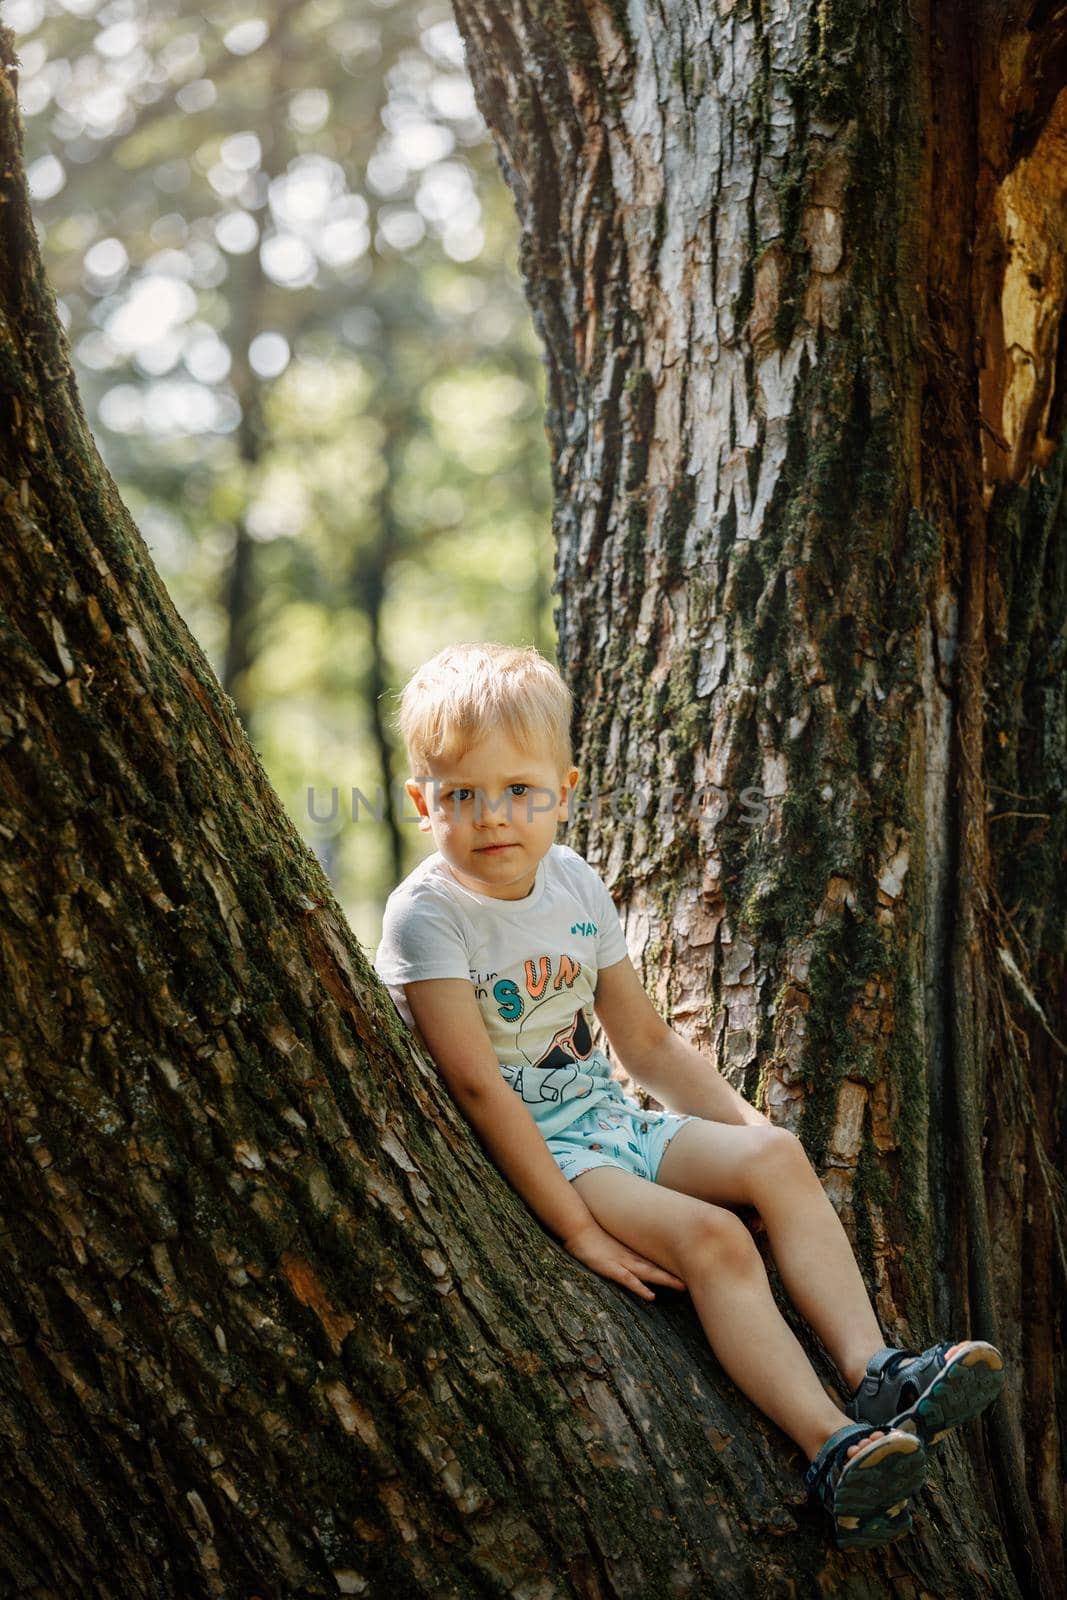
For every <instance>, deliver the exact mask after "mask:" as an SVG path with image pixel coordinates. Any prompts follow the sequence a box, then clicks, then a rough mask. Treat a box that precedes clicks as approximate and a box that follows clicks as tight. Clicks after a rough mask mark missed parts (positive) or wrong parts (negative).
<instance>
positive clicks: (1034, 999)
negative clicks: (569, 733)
mask: <svg viewBox="0 0 1067 1600" xmlns="http://www.w3.org/2000/svg"><path fill="white" fill-rule="evenodd" d="M456 12H457V16H458V18H459V23H460V27H461V30H462V32H463V34H464V37H465V40H466V44H467V54H468V67H469V69H470V71H471V73H472V76H473V78H474V81H475V85H476V90H477V94H478V100H479V104H480V107H481V110H482V112H483V115H484V116H485V117H486V119H487V121H488V122H489V124H490V126H491V128H492V131H493V134H494V136H495V138H496V140H497V143H498V147H499V151H500V155H501V160H502V166H503V170H504V174H505V176H506V178H507V181H508V183H509V184H510V186H511V188H512V190H513V192H514V196H515V200H516V205H517V209H518V214H519V219H520V223H521V227H522V246H521V259H522V270H523V273H524V277H525V281H526V286H527V292H528V294H529V298H530V301H531V304H532V307H533V312H534V317H535V320H536V323H537V326H538V329H539V331H540V333H541V335H542V338H543V340H544V343H545V351H546V362H547V369H548V375H549V392H550V416H549V429H550V434H551V438H552V445H553V455H554V471H555V491H556V516H555V525H556V536H557V544H558V566H557V580H558V591H559V596H560V604H559V612H558V623H559V633H560V658H561V663H562V665H563V667H564V669H565V671H566V673H567V675H568V677H569V681H570V682H571V684H572V686H573V688H574V690H575V692H576V695H577V699H578V715H577V724H578V725H577V732H578V743H579V747H580V751H581V756H580V758H579V759H580V762H581V763H582V764H583V766H584V773H585V782H586V798H587V801H589V802H590V805H591V807H594V808H593V809H591V810H590V812H589V813H587V820H586V821H585V822H584V824H583V826H582V828H581V829H580V830H579V832H578V833H577V834H576V836H575V839H574V842H575V843H576V844H577V845H578V847H579V848H581V847H582V846H583V845H585V846H586V847H587V849H588V853H589V854H590V855H591V857H592V858H593V859H595V860H597V861H598V863H599V864H600V865H601V866H602V867H603V868H604V869H605V871H606V874H607V876H608V880H609V882H611V883H612V884H613V886H614V890H615V892H616V893H617V895H618V897H619V899H620V901H621V902H622V904H623V906H624V907H625V917H626V921H627V927H628V934H629V939H630V945H631V951H632V953H634V954H635V957H637V958H638V959H641V958H642V957H643V962H644V975H645V978H646V981H647V983H648V984H649V986H650V987H651V988H652V989H653V990H654V992H655V993H656V994H657V996H658V999H659V1002H660V1005H661V1008H662V1009H663V1010H664V1012H665V1013H666V1014H667V1015H668V1016H669V1017H670V1020H671V1021H672V1022H674V1023H675V1024H676V1025H677V1026H678V1027H679V1028H680V1029H681V1031H683V1032H684V1033H685V1034H687V1035H688V1036H689V1037H690V1038H691V1039H693V1040H694V1041H695V1042H697V1043H699V1044H701V1045H703V1046H705V1047H706V1048H707V1049H708V1050H709V1051H710V1052H711V1053H712V1054H713V1055H714V1057H715V1058H716V1060H717V1061H718V1063H719V1065H720V1066H721V1067H722V1069H723V1070H724V1071H725V1072H726V1073H727V1074H728V1075H729V1076H730V1077H731V1078H732V1079H733V1081H734V1082H735V1083H736V1084H737V1085H738V1086H739V1087H743V1088H744V1089H745V1091H746V1092H747V1093H748V1094H749V1095H750V1096H755V1095H756V1094H757V1093H758V1094H759V1095H760V1096H762V1097H763V1102H762V1103H765V1105H766V1106H767V1108H768V1109H769V1110H770V1112H771V1114H772V1115H773V1116H774V1117H775V1119H776V1120H778V1121H780V1122H783V1123H785V1124H786V1125H788V1126H789V1127H791V1128H793V1129H794V1130H795V1131H796V1132H798V1133H799V1134H800V1136H801V1138H802V1139H803V1141H804V1143H805V1145H806V1147H807V1149H808V1152H809V1154H810V1155H811V1156H812V1158H813V1159H814V1160H815V1162H816V1163H817V1165H818V1166H819V1168H820V1171H821V1173H822V1175H823V1179H824V1183H825V1186H826V1188H827V1190H828V1191H829V1193H830V1194H831V1196H832V1198H833V1200H834V1203H835V1205H836V1206H837V1208H838V1210H839V1212H840V1213H841V1215H842V1217H843V1219H844V1221H845V1223H846V1226H847V1227H848V1230H849V1232H850V1234H851V1236H852V1237H853V1239H854V1241H855V1243H856V1246H857V1249H858V1251H859V1254H860V1259H861V1261H862V1263H863V1266H864V1269H865V1272H866V1276H867V1279H868V1282H869V1286H870V1288H871V1290H872V1292H873V1294H874V1296H875V1298H876V1303H877V1307H878V1310H879V1313H880V1316H881V1318H882V1321H883V1325H884V1327H885V1329H886V1330H887V1332H888V1333H889V1334H890V1335H891V1336H892V1337H893V1339H894V1340H896V1341H899V1342H901V1343H907V1344H911V1345H915V1346H917V1347H919V1348H922V1346H923V1345H924V1344H926V1343H929V1342H930V1341H931V1340H932V1339H933V1338H936V1337H945V1336H956V1337H958V1336H960V1335H963V1334H966V1333H968V1332H970V1333H972V1334H974V1335H976V1336H982V1337H986V1338H991V1339H994V1340H995V1341H996V1342H997V1343H998V1344H999V1345H1000V1346H1001V1347H1002V1348H1003V1350H1004V1352H1005V1354H1006V1356H1007V1360H1008V1367H1009V1374H1010V1379H1011V1383H1010V1387H1009V1389H1008V1391H1007V1393H1006V1394H1005V1396H1004V1399H1003V1401H1002V1402H1001V1403H1000V1404H999V1405H998V1406H997V1408H996V1409H995V1411H994V1412H993V1413H992V1414H991V1416H990V1418H989V1419H988V1422H987V1424H986V1425H985V1426H983V1428H982V1429H981V1430H979V1429H973V1430H971V1431H969V1432H968V1433H967V1434H966V1436H965V1438H964V1442H963V1448H962V1449H961V1450H959V1451H955V1450H954V1451H953V1452H952V1454H951V1455H950V1456H949V1458H948V1464H947V1466H946V1469H945V1471H944V1472H943V1473H936V1474H935V1476H936V1477H939V1478H941V1479H942V1481H944V1482H945V1484H946V1487H947V1490H948V1495H949V1498H950V1499H951V1501H952V1502H953V1503H954V1504H956V1505H963V1506H964V1507H965V1508H966V1512H965V1514H966V1515H968V1516H975V1517H980V1518H981V1519H982V1520H983V1521H985V1522H986V1523H987V1526H988V1528H989V1529H990V1530H993V1529H995V1530H997V1532H998V1533H999V1534H1001V1535H1002V1536H1003V1538H1004V1539H1005V1542H1006V1546H1007V1549H1008V1551H1009V1553H1010V1557H1011V1561H1012V1564H1013V1567H1014V1570H1015V1573H1016V1576H1017V1579H1018V1582H1019V1583H1020V1585H1022V1586H1023V1587H1024V1588H1029V1589H1030V1591H1031V1592H1036V1589H1037V1587H1038V1586H1039V1585H1041V1584H1042V1583H1043V1584H1045V1585H1046V1586H1047V1585H1048V1584H1049V1583H1052V1584H1053V1585H1054V1589H1055V1592H1057V1593H1063V1592H1067V1572H1065V1567H1064V1543H1063V1539H1064V1481H1063V1437H1064V1416H1065V1408H1067V1393H1065V1392H1064V1369H1063V1365H1062V1361H1060V1362H1059V1364H1058V1365H1057V1363H1056V1361H1055V1358H1054V1353H1055V1352H1056V1351H1061V1350H1062V1348H1063V1317H1062V1306H1063V1294H1064V1287H1065V1283H1067V1277H1065V1271H1064V1269H1065V1259H1067V1258H1065V1247H1067V1207H1065V1203H1064V1186H1063V1181H1062V1178H1061V1177H1060V1175H1059V1171H1060V1170H1062V1166H1063V1157H1064V1147H1065V1133H1067V1095H1065V1093H1064V1088H1063V1084H1064V1057H1065V1055H1067V1047H1065V1045H1064V1042H1063V1041H1064V1040H1067V992H1065V984H1064V949H1065V939H1067V873H1065V870H1064V868H1065V848H1064V816H1063V811H1064V799H1065V791H1067V694H1065V676H1064V665H1065V658H1067V634H1065V622H1067V504H1065V499H1064V494H1063V484H1064V473H1065V461H1067V442H1065V438H1064V434H1065V428H1064V421H1065V395H1067V322H1064V320H1063V319H1062V311H1063V307H1064V299H1065V289H1067V249H1065V247H1067V154H1065V152H1067V7H1065V6H1064V5H1062V4H1060V5H1052V4H1043V5H1029V6H1027V5H1020V4H1014V5H1007V4H1000V5H985V6H982V7H974V6H970V5H966V4H963V3H962V0H953V3H950V4H947V5H940V6H932V5H930V4H920V5H919V6H914V5H910V4H908V5H906V4H903V3H901V0H890V3H888V4H887V3H884V0H879V3H877V4H876V3H874V0H870V3H867V4H857V3H856V0H849V3H847V4H846V3H845V0H829V3H826V0H819V3H816V0H806V3H804V0H751V3H747V4H746V3H735V0H718V3H715V4H707V5H701V4H678V5H671V6H651V5H645V4H641V3H639V0H633V3H631V4H624V3H620V0H616V3H609V0H591V3H579V0H552V3H551V4H550V3H548V0H456ZM672 786H673V787H672ZM624 790H628V791H629V793H628V794H624V793H623V791H624ZM702 790H704V799H703V802H701V799H700V795H701V792H702ZM598 792H599V794H600V796H601V800H600V813H599V819H598V818H597V814H596V810H595V795H596V794H597V793H598ZM606 795H613V796H614V801H613V802H608V801H605V799H604V797H605V796H606ZM642 813H644V814H643V815H642ZM1057 1169H1059V1170H1057ZM925 1587H932V1585H930V1584H929V1583H927V1584H926V1585H925Z"/></svg>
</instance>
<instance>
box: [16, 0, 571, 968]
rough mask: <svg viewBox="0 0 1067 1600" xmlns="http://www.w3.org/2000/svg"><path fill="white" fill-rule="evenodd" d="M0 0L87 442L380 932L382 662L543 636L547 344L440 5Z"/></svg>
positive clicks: (388, 812)
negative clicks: (458, 645)
mask: <svg viewBox="0 0 1067 1600" xmlns="http://www.w3.org/2000/svg"><path fill="white" fill-rule="evenodd" d="M0 18H2V20H3V21H4V22H5V23H6V24H7V26H8V27H9V28H11V29H12V30H13V32H14V34H15V37H16V44H17V49H18V55H19V60H20V72H19V101H20V104H21V107H22V112H23V119H24V123H25V144H26V166H27V171H28V175H29V183H30V190H31V195H32V198H33V204H34V210H35V216H36V219H37V226H38V231H39V234H40V237H41V243H42V249H43V253H44V259H45V266H46V270H47V272H48V274H49V277H50V280H51V283H52V285H53V287H54V288H55V291H56V294H57V297H58V301H59V311H60V316H61V318H62V321H63V323H64V326H65V327H66V329H67V333H68V336H69V338H70V343H71V349H72V353H73V360H74V366H75V371H76V374H77V379H78V384H79V387H80V390H81V395H82V399H83V402H84V404H85V406H86V408H87V411H88V416H89V422H90V425H91V427H92V429H93V432H94V434H95V436H96V439H97V443H98V445H99V448H100V451H101V454H102V455H103V457H104V460H105V461H106V463H107V465H108V467H109V468H110V470H111V472H112V474H113V475H114V477H115V479H116V481H117V483H118V485H119V489H120V491H121V493H122V496H123V499H124V500H125V501H126V504H127V505H128V506H129V507H130V509H131V511H132V512H133V515H134V517H135V518H136V520H137V523H138V525H139V527H140V529H141V531H142V533H143V535H144V537H145V540H146V542H147V544H148V547H149V549H150V551H151V553H152V557H153V559H154V561H155V563H156V565H157V567H158V568H159V571H160V573H161V575H162V577H163V579H164V581H165V583H166V584H167V587H168V589H169V590H170V593H171V595H172V596H173V598H174V601H175V604H176V605H177V607H178V609H179V611H180V612H181V613H182V615H183V617H184V618H185V620H186V622H187V623H188V625H189V627H190V629H191V631H192V632H193V633H194V634H195V636H196V638H197V639H198V640H199V642H200V644H201V645H202V647H203V649H204V650H205V652H206V653H207V655H208V657H209V658H210V660H211V662H212V665H213V666H214V668H215V671H216V672H217V673H218V676H219V678H220V680H221V681H222V683H223V685H224V687H225V688H226V690H227V692H228V693H229V694H230V695H232V697H233V699H234V701H235V703H236V705H237V709H238V712H239V714H240V716H241V719H242V721H243V723H244V725H245V727H246V729H247V730H248V733H249V735H250V738H251V740H252V743H253V745H254V746H255V748H256V750H257V751H258V752H259V755H260V757H261V759H262V761H263V764H264V766H265V768H266V770H267V772H268V774H269V776H270V779H271V782H272V783H273V785H274V787H275V789H276V790H277V792H278V793H279V795H280V796H281V798H282V801H283V803H284V804H285V806H286V808H287V809H288V811H289V813H290V815H291V816H292V817H293V820H294V822H295V824H296V825H297V827H298V828H299V830H300V832H301V833H302V835H303V836H304V838H305V839H306V840H307V842H308V844H309V845H311V847H312V848H313V849H314V850H315V851H316V852H317V853H318V855H319V857H320V859H321V860H322V862H323V865H324V867H325V868H326V871H327V872H328V874H329V876H330V878H331V880H332V882H333V885H334V889H335V892H336V894H337V896H338V899H339V900H340V902H341V904H342V906H343V907H344V909H345V912H346V914H347V915H348V917H349V920H350V922H351V924H352V927H353V929H354V931H355V933H356V936H357V937H358V938H359V939H360V940H361V941H362V942H363V943H364V945H367V946H369V947H373V946H374V944H375V943H376V942H377V939H378V937H379V933H380V916H381V907H382V904H383V902H384V899H385V896H386V895H387V894H388V892H389V890H390V889H391V888H392V886H393V884H394V883H395V882H396V880H397V878H398V877H399V876H401V875H402V874H403V873H404V872H406V871H408V870H410V868H411V867H412V866H413V865H414V864H415V862H416V861H417V860H418V859H419V858H420V857H421V856H423V855H424V854H426V852H427V849H428V848H429V846H428V844H427V842H426V840H425V837H424V836H423V835H422V834H421V833H419V831H418V829H417V828H416V827H415V826H414V825H413V824H412V823H406V824H405V823H402V822H400V821H398V820H397V819H396V817H395V816H394V808H392V807H390V805H389V804H385V805H384V807H382V808H381V809H382V811H383V815H382V820H381V821H380V822H379V821H376V820H375V818H374V815H373V812H372V809H371V808H372V807H373V806H374V805H375V802H376V797H377V795H378V794H379V793H380V792H381V791H383V790H384V789H385V788H386V787H387V785H388V784H389V783H390V782H392V781H393V780H396V779H402V778H403V776H404V774H405V772H406V764H405V763H404V761H403V757H402V753H401V752H400V751H399V750H397V749H396V748H395V747H394V735H393V732H392V728H391V726H390V723H391V719H392V716H393V714H394V711H395V706H396V691H397V690H398V689H399V687H400V686H401V685H402V683H403V681H404V679H405V678H406V676H407V674H408V673H409V672H410V671H411V669H412V668H413V667H414V666H415V665H417V663H418V662H419V661H421V660H422V659H424V658H425V657H426V656H428V655H430V654H432V653H433V652H434V651H435V650H437V649H439V648H440V647H441V646H442V645H444V644H447V643H450V642H453V641H456V640H459V639H477V638H499V639H503V640H506V641H510V642H515V643H525V644H535V645H537V646H538V647H539V648H540V649H542V650H544V651H545V653H546V654H548V655H549V656H550V658H552V659H554V650H555V646H554V639H553V627H552V601H551V598H550V586H551V581H552V547H551V532H550V480H549V465H548V447H547V443H546V439H545V433H544V427H543V422H542V416H543V407H544V401H543V383H542V376H543V375H542V369H541V362H540V348H539V345H538V343H537V340H536V337H535V335H534V332H533V329H532V326H531V322H530V317H529V313H528V309H527V306H526V302H525V300H524V299H523V295H522V290H521V286H520V282H519V278H518V270H517V266H518V263H517V249H518V226H517V223H516V220H515V217H514V212H513V209H512V201H511V197H510V195H509V193H508V192H507V190H506V188H505V185H504V182H503V179H502V178H501V176H500V174H499V171H498V169H497V166H496V159H495V155H494V152H493V149H492V146H491V144H490V141H489V137H488V134H487V131H486V129H485V125H484V124H483V122H482V120H481V118H480V116H479V114H478V112H477V109H476V107H475V104H474V98H473V94H472V92H471V87H470V83H469V80H468V78H467V75H466V73H465V71H464V66H463V51H462V46H461V44H460V39H459V34H458V33H457V31H456V28H455V25H454V23H453V21H452V15H451V10H450V7H449V5H448V4H447V3H445V0H269V3H268V0H260V3H259V4H256V0H209V3H208V4H207V5H204V6H199V7H198V6H194V5H193V4H191V3H188V0H106V3H101V0H4V3H3V5H2V6H0ZM353 788H356V789H359V790H361V791H362V792H363V794H364V795H365V796H366V797H367V801H368V806H365V807H362V806H358V807H357V808H356V813H357V814H358V815H359V817H360V820H359V821H358V822H354V821H353V816H354V808H353V800H352V790H353ZM334 789H336V790H337V803H336V814H335V815H331V813H333V811H334V807H333V796H332V791H333V790H334ZM309 791H312V796H311V803H310V804H309ZM401 814H402V815H405V816H413V814H414V813H413V808H412V806H411V804H410V801H407V802H405V804H404V806H403V811H402V813H401Z"/></svg>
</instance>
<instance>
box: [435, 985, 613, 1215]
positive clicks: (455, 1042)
mask: <svg viewBox="0 0 1067 1600" xmlns="http://www.w3.org/2000/svg"><path fill="white" fill-rule="evenodd" d="M404 993H405V995H406V996H407V1002H408V1005H409V1006H410V1007H411V1014H412V1016H413V1017H414V1019H415V1023H416V1025H417V1027H418V1030H419V1032H420V1033H421V1035H422V1037H423V1039H424V1040H425V1041H426V1047H427V1049H428V1050H429V1052H430V1054H431V1055H432V1056H433V1058H434V1060H435V1062H436V1063H437V1066H438V1068H439V1070H440V1073H441V1076H442V1077H443V1078H444V1080H445V1083H446V1084H447V1086H448V1090H449V1093H450V1094H451V1095H452V1098H453V1099H454V1100H455V1102H456V1104H457V1105H458V1106H459V1108H460V1110H461V1111H462V1112H463V1114H464V1116H465V1117H466V1118H467V1120H468V1121H469V1122H470V1123H471V1124H472V1126H473V1127H474V1129H475V1131H476V1132H477V1134H478V1136H479V1138H480V1139H481V1141H482V1143H483V1144H484V1145H485V1147H486V1149H487V1150H488V1152H489V1154H490V1156H491V1157H492V1159H493V1161H494V1162H495V1164H496V1165H497V1166H498V1167H499V1168H500V1170H501V1172H503V1173H504V1176H505V1177H506V1178H508V1179H509V1181H510V1182H511V1183H512V1184H513V1186H514V1187H515V1188H516V1189H517V1190H518V1192H519V1194H520V1195H521V1196H522V1198H523V1199H524V1200H525V1202H526V1204H527V1205H528V1206H529V1207H530V1210H531V1211H533V1212H534V1213H535V1215H536V1216H538V1217H539V1218H540V1219H541V1221H542V1222H543V1223H544V1224H545V1226H546V1228H549V1229H550V1230H551V1231H552V1232H553V1233H554V1234H556V1235H557V1237H558V1238H560V1239H562V1240H564V1241H566V1240H568V1239H570V1238H573V1236H574V1235H575V1234H576V1233H578V1232H579V1230H580V1229H582V1228H585V1227H588V1226H589V1225H590V1223H592V1222H593V1221H594V1218H593V1213H592V1212H591V1211H590V1209H589V1207H588V1206H587V1205H586V1203H585V1201H584V1200H583V1199H582V1197H581V1195H580V1194H579V1193H578V1191H577V1190H576V1189H575V1188H573V1187H572V1186H571V1184H570V1183H569V1182H568V1180H567V1179H566V1178H565V1177H564V1176H563V1174H562V1172H561V1171H560V1170H559V1168H558V1167H557V1165H556V1163H555V1161H554V1160H553V1158H552V1155H551V1153H550V1151H549V1148H548V1146H547V1144H546V1143H545V1141H544V1138H543V1136H542V1134H541V1130H540V1129H539V1128H538V1126H537V1124H536V1122H535V1121H534V1119H533V1116H532V1115H531V1113H530V1112H529V1111H528V1110H527V1108H526V1106H525V1105H524V1104H523V1102H522V1100H521V1098H520V1097H519V1096H518V1095H517V1094H516V1093H515V1090H514V1089H512V1088H511V1087H510V1085H509V1084H507V1083H505V1082H504V1079H503V1078H502V1077H501V1075H500V1064H499V1062H498V1061H497V1059H496V1056H495V1054H494V1052H493V1047H492V1045H491V1043H490V1042H489V1035H488V1034H487V1033H486V1031H485V1023H484V1022H483V1020H482V1014H481V1012H480V1011H479V1009H478V1002H477V1000H475V998H474V990H473V988H472V987H471V983H470V980H469V979H468V978H422V979H420V980H419V981H418V982H417V983H405V985H404Z"/></svg>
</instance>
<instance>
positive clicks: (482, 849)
mask: <svg viewBox="0 0 1067 1600" xmlns="http://www.w3.org/2000/svg"><path fill="white" fill-rule="evenodd" d="M476 848H477V853H478V855H491V854H492V852H493V851H494V850H514V848H515V846H514V845H513V844H480V845H478V846H477V847H476Z"/></svg>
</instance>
